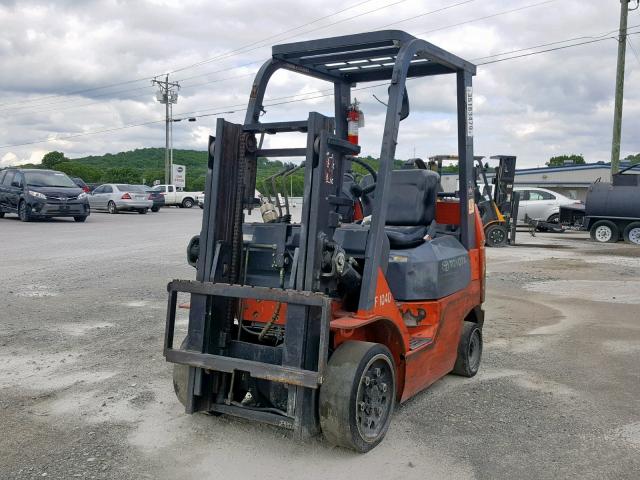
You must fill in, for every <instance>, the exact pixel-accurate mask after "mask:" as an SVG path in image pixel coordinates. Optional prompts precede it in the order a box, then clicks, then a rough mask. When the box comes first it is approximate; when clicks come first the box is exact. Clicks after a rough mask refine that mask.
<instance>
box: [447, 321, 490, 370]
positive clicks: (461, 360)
mask: <svg viewBox="0 0 640 480" xmlns="http://www.w3.org/2000/svg"><path fill="white" fill-rule="evenodd" d="M481 360H482V330H480V327H478V325H476V324H475V323H472V322H464V324H463V325H462V335H460V343H459V344H458V357H457V358H456V363H455V365H454V366H453V370H452V372H451V373H454V374H456V375H461V376H463V377H468V378H471V377H473V376H475V374H476V373H478V370H479V369H480V361H481Z"/></svg>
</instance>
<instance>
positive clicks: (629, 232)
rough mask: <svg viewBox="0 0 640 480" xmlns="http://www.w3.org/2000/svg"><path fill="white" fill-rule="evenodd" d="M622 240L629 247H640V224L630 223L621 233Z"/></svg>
mask: <svg viewBox="0 0 640 480" xmlns="http://www.w3.org/2000/svg"><path fill="white" fill-rule="evenodd" d="M622 238H624V241H625V242H627V243H630V244H631V245H640V222H631V223H630V224H629V225H627V226H626V227H625V229H624V232H622Z"/></svg>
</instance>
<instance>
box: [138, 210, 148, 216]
mask: <svg viewBox="0 0 640 480" xmlns="http://www.w3.org/2000/svg"><path fill="white" fill-rule="evenodd" d="M138 213H139V214H140V215H145V214H146V213H147V209H146V208H141V209H140V210H138Z"/></svg>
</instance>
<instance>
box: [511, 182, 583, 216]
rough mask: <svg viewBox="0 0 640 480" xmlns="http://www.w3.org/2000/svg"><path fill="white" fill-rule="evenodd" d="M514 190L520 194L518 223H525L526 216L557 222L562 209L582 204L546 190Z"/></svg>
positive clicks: (536, 188)
mask: <svg viewBox="0 0 640 480" xmlns="http://www.w3.org/2000/svg"><path fill="white" fill-rule="evenodd" d="M513 190H514V191H515V192H520V207H519V210H518V223H525V220H524V219H525V215H528V216H529V218H531V219H533V220H542V221H545V222H557V221H558V217H559V216H560V207H562V206H565V205H575V204H580V203H582V202H580V201H579V200H575V199H573V198H569V197H565V196H564V195H562V194H561V193H557V192H554V191H551V190H547V189H546V188H538V187H515V188H514V189H513Z"/></svg>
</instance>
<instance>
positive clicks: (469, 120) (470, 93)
mask: <svg viewBox="0 0 640 480" xmlns="http://www.w3.org/2000/svg"><path fill="white" fill-rule="evenodd" d="M466 96H467V137H473V87H467V95H466Z"/></svg>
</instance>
